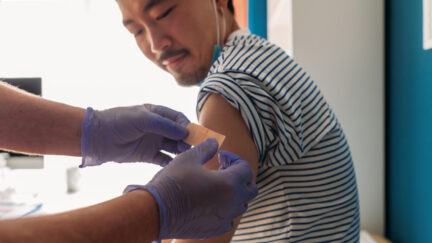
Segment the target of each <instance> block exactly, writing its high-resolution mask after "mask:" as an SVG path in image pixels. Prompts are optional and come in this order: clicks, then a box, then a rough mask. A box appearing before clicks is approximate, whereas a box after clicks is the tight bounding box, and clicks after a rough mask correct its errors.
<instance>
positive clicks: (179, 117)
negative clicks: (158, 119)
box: [144, 104, 190, 127]
mask: <svg viewBox="0 0 432 243" xmlns="http://www.w3.org/2000/svg"><path fill="white" fill-rule="evenodd" d="M144 107H146V108H147V109H148V110H149V111H151V112H153V113H156V114H158V115H160V116H162V117H164V118H167V119H169V120H171V121H174V122H176V123H178V124H180V125H183V126H184V127H186V126H187V125H188V124H189V123H190V121H189V119H187V117H186V116H185V115H184V114H183V113H181V112H178V111H176V110H173V109H171V108H168V107H165V106H160V105H153V104H144Z"/></svg>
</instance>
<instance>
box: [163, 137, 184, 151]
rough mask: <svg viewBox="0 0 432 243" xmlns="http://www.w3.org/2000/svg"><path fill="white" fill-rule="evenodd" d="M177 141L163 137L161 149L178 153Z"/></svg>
mask: <svg viewBox="0 0 432 243" xmlns="http://www.w3.org/2000/svg"><path fill="white" fill-rule="evenodd" d="M177 143H178V142H177V141H175V140H172V139H167V138H165V139H163V140H162V144H161V149H162V150H165V151H167V152H170V153H173V154H179V153H180V152H179V150H178V148H177Z"/></svg>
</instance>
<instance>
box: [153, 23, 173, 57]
mask: <svg viewBox="0 0 432 243" xmlns="http://www.w3.org/2000/svg"><path fill="white" fill-rule="evenodd" d="M147 38H148V41H149V43H150V49H151V52H152V53H154V54H156V53H160V52H163V51H164V50H166V49H169V47H170V46H171V45H172V41H171V39H170V38H169V37H168V35H167V34H165V32H164V31H163V30H162V29H160V28H159V29H155V28H152V29H150V30H149V32H148V37H147Z"/></svg>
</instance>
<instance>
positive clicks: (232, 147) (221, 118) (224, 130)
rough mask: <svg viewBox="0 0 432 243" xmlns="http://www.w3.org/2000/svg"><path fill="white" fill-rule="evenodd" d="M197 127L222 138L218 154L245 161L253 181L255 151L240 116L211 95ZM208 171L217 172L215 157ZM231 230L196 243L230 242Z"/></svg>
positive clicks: (232, 108)
mask: <svg viewBox="0 0 432 243" xmlns="http://www.w3.org/2000/svg"><path fill="white" fill-rule="evenodd" d="M199 122H200V124H201V125H203V126H205V127H207V128H209V129H211V130H213V131H216V132H218V133H220V134H223V135H225V136H226V139H225V142H224V144H223V145H222V147H221V149H222V150H228V151H230V152H233V153H235V154H237V155H239V156H240V157H242V158H243V159H245V160H246V161H247V162H249V164H250V165H251V166H252V169H253V171H254V176H255V178H256V174H257V169H258V157H259V156H258V150H257V148H256V145H255V143H254V141H253V139H252V136H251V134H250V132H249V129H248V127H247V125H246V123H245V121H244V120H243V118H242V116H241V114H240V112H239V111H238V110H237V109H236V108H234V107H233V106H232V105H231V104H230V103H228V101H227V100H225V99H224V98H223V97H222V96H221V95H219V94H215V93H214V94H211V95H209V97H208V98H207V100H206V102H205V104H204V106H203V108H202V110H201V114H200V117H199ZM204 167H206V168H207V169H209V170H217V169H219V162H218V159H217V157H216V156H215V157H213V159H211V160H210V161H209V162H207V163H206V164H204ZM240 218H241V217H239V218H237V219H236V220H235V224H234V225H235V227H234V228H236V227H237V225H238V223H239V222H240ZM234 231H235V229H233V230H232V231H231V232H229V233H227V234H225V235H223V236H220V237H217V238H215V239H208V240H204V241H202V240H201V241H199V242H207V243H210V242H215V243H216V242H218V243H221V242H222V243H223V242H230V241H231V238H232V236H233V234H234ZM175 242H177V243H178V242H182V243H185V242H187V243H192V242H194V241H192V240H175Z"/></svg>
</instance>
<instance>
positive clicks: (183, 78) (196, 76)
mask: <svg viewBox="0 0 432 243" xmlns="http://www.w3.org/2000/svg"><path fill="white" fill-rule="evenodd" d="M208 70H209V69H208V68H200V69H198V70H197V71H195V72H192V73H185V74H180V75H175V76H174V78H175V79H176V81H177V84H178V85H180V86H182V87H191V86H194V85H197V84H199V83H201V82H202V81H203V80H204V79H205V77H207V73H208Z"/></svg>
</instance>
